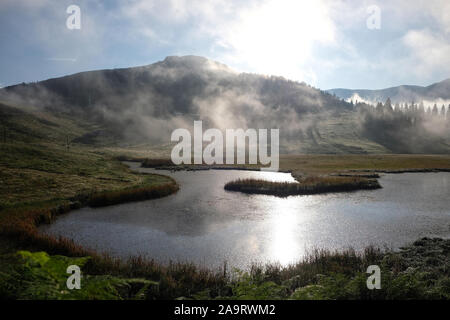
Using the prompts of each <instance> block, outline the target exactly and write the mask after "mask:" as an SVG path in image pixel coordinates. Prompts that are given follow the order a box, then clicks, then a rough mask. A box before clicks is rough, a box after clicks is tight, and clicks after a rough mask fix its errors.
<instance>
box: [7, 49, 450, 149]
mask: <svg viewBox="0 0 450 320" xmlns="http://www.w3.org/2000/svg"><path fill="white" fill-rule="evenodd" d="M441 90H444V91H445V89H442V88H441V87H435V88H434V91H435V92H440V91H441ZM447 93H448V92H447ZM0 101H1V102H3V103H5V104H9V105H14V106H21V107H20V108H22V109H24V108H25V107H28V108H29V107H32V108H34V110H38V111H39V112H41V113H46V114H49V115H51V116H52V117H53V118H52V119H58V117H63V118H64V119H71V120H74V121H76V123H77V124H78V125H79V126H81V127H83V128H82V129H80V130H78V131H77V132H79V134H77V135H74V136H71V137H70V139H71V141H73V142H74V143H83V144H94V145H99V144H103V145H124V146H126V145H128V146H130V145H135V144H142V143H147V144H149V145H155V146H156V145H163V144H168V143H170V136H171V133H172V131H173V130H174V129H177V128H186V129H188V130H191V129H192V126H193V121H194V120H203V130H206V129H207V128H219V129H221V130H225V129H236V128H243V129H246V128H255V129H258V128H267V129H271V128H278V129H280V144H281V146H280V152H282V153H389V152H414V153H427V152H430V151H433V152H437V153H448V152H449V151H450V145H449V144H448V143H447V142H448V141H447V140H448V133H447V131H448V130H447V129H445V128H446V127H445V126H444V129H443V131H442V132H438V133H435V132H434V133H433V135H432V136H431V137H428V136H427V139H426V141H427V142H426V143H421V144H420V145H419V146H418V147H416V146H414V147H413V146H412V145H411V139H410V137H409V138H408V141H407V142H405V143H403V142H402V143H401V145H402V147H401V148H399V149H398V148H396V143H393V142H392V137H391V136H390V135H389V134H386V135H380V134H379V133H380V132H384V130H387V132H392V128H391V127H389V128H385V127H383V123H384V122H380V121H378V122H373V121H371V122H370V123H369V122H367V119H368V117H367V114H369V113H362V112H361V110H363V109H364V110H366V109H365V108H366V106H364V108H359V109H358V108H357V107H355V105H354V104H353V103H348V102H345V101H342V100H341V99H340V98H338V97H336V96H334V95H333V94H330V93H328V92H324V91H321V90H319V89H316V88H313V87H311V86H309V85H307V84H305V83H299V82H295V81H290V80H287V79H285V78H282V77H274V76H263V75H257V74H247V73H238V72H236V71H234V70H233V69H231V68H228V67H227V66H226V65H223V64H221V63H218V62H214V61H211V60H208V59H206V58H202V57H197V56H184V57H167V58H166V59H165V60H164V61H160V62H157V63H154V64H151V65H148V66H142V67H136V68H126V69H114V70H99V71H89V72H83V73H78V74H74V75H70V76H65V77H61V78H55V79H49V80H46V81H41V82H37V83H29V84H19V85H15V86H10V87H7V88H4V89H1V90H0ZM25 109H26V108H25ZM371 119H372V118H371ZM3 125H4V126H8V124H7V123H4V124H3ZM389 126H392V124H389ZM10 130H16V129H14V128H11V129H10ZM22 131H23V130H22ZM415 132H417V134H419V132H420V135H423V134H425V135H427V134H428V133H427V132H428V131H426V130H422V128H420V130H416V129H415V128H414V127H413V128H412V129H411V130H410V131H409V134H413V135H414V134H415ZM374 133H378V134H374ZM380 137H381V138H380ZM412 141H413V144H414V141H416V140H415V139H413V140H412ZM430 143H431V145H433V148H432V149H430V148H428V145H429V144H430Z"/></svg>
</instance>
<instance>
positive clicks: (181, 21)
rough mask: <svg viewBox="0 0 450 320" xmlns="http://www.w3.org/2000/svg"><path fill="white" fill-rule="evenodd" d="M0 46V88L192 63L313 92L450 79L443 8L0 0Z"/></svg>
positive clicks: (449, 35)
mask: <svg viewBox="0 0 450 320" xmlns="http://www.w3.org/2000/svg"><path fill="white" fill-rule="evenodd" d="M70 5H77V6H79V8H80V10H81V28H80V29H74V30H70V29H68V28H67V26H66V22H67V19H68V18H69V16H70V14H68V13H67V12H66V11H67V8H68V7H69V6H70ZM378 13H379V15H378ZM378 17H380V19H378ZM378 27H379V28H378ZM0 41H1V50H0V86H6V85H11V84H15V83H19V82H29V81H37V80H43V79H47V78H51V77H56V76H62V75H66V74H71V73H75V72H80V71H86V70H93V69H105V68H121V67H130V66H138V65H145V64H150V63H153V62H156V61H159V60H163V59H164V58H165V57H166V56H170V55H191V54H193V55H200V56H205V57H208V58H210V59H213V60H217V61H220V62H223V63H225V64H227V65H229V66H231V67H232V68H234V69H236V70H238V71H245V72H255V73H262V74H274V75H281V76H284V77H286V78H290V79H294V80H299V81H305V82H307V83H310V84H312V85H314V86H316V87H319V88H322V89H330V88H336V87H345V88H369V89H378V88H384V87H389V86H395V85H400V84H416V85H428V84H431V83H433V82H437V81H441V80H443V79H446V78H450V1H448V0H427V1H421V0H389V1H388V0H386V1H380V0H379V1H375V0H371V1H364V0H363V1H361V0H355V1H350V0H349V1H339V0H314V1H310V0H305V1H303V0H247V1H244V0H108V1H100V0H69V1H66V0H1V2H0Z"/></svg>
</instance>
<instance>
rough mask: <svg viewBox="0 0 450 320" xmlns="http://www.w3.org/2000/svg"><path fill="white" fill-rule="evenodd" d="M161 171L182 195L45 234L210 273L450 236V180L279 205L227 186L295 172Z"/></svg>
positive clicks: (392, 181) (406, 179) (444, 176)
mask: <svg viewBox="0 0 450 320" xmlns="http://www.w3.org/2000/svg"><path fill="white" fill-rule="evenodd" d="M132 165H134V166H136V164H132ZM142 170H143V171H147V172H153V171H155V170H152V169H142ZM156 172H157V173H163V174H169V175H171V176H173V177H174V178H175V179H176V180H177V181H178V182H179V184H180V186H181V189H180V191H179V192H178V193H177V194H175V195H171V196H169V197H166V198H162V199H157V200H150V201H143V202H137V203H129V204H123V205H118V206H114V207H105V208H98V209H92V208H83V209H81V210H77V211H74V212H72V213H70V214H68V215H64V216H61V217H60V218H58V219H57V221H56V222H55V223H54V224H52V225H50V226H45V227H43V228H42V230H44V231H46V232H50V233H52V234H57V235H63V236H66V237H69V238H73V239H74V240H75V241H76V242H79V243H81V244H82V245H85V246H88V247H91V248H95V249H97V250H99V251H107V252H109V253H111V254H114V255H117V256H122V257H126V256H129V255H136V254H143V255H146V256H147V257H149V258H155V259H157V260H159V261H165V262H167V261H169V260H177V261H194V262H196V263H199V264H202V265H206V266H211V265H214V266H220V265H222V263H223V261H225V260H226V261H227V262H228V264H230V265H232V266H238V267H245V266H248V264H249V263H250V262H267V261H271V262H280V263H281V264H284V265H285V264H288V263H290V262H295V261H296V260H298V259H299V258H301V256H302V255H304V254H305V251H308V250H311V249H313V248H328V249H343V248H348V247H354V248H355V249H361V248H363V247H365V246H367V245H369V244H376V245H380V246H383V245H387V246H390V247H398V246H401V245H403V244H405V243H407V242H410V241H414V240H416V239H417V238H419V237H421V236H426V235H428V236H434V235H435V236H442V237H446V236H448V235H449V234H450V209H449V208H450V201H449V199H448V194H449V189H448V188H449V180H450V173H438V174H435V173H427V174H421V173H415V174H401V175H386V176H384V177H382V178H381V180H380V182H381V184H382V185H383V187H384V188H383V189H380V190H373V191H358V192H353V193H341V194H326V195H314V196H295V197H288V198H277V197H273V196H264V195H246V194H241V193H236V192H227V191H225V190H224V189H223V185H224V184H225V183H226V182H228V181H231V180H234V179H237V178H249V177H252V178H262V179H267V180H272V181H294V180H293V178H292V176H291V175H290V174H284V173H273V172H259V171H235V170H232V171H230V170H224V171H221V170H219V171H197V172H185V171H182V172H173V173H169V172H166V171H156Z"/></svg>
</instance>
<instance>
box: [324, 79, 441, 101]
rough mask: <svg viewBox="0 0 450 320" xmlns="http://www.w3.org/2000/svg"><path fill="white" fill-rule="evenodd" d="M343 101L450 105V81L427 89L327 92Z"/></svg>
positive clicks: (406, 87) (416, 87)
mask: <svg viewBox="0 0 450 320" xmlns="http://www.w3.org/2000/svg"><path fill="white" fill-rule="evenodd" d="M327 92H329V93H331V94H335V95H336V96H337V97H339V98H341V99H345V100H347V101H350V100H353V101H354V102H355V101H356V100H358V101H365V102H370V103H373V104H374V103H377V102H383V103H384V102H385V101H386V100H387V98H391V100H392V102H393V103H408V104H411V103H412V102H415V103H420V102H421V101H423V102H424V103H425V104H426V105H431V104H434V103H438V104H442V103H446V104H448V103H450V79H447V80H444V81H441V82H438V83H435V84H432V85H430V86H427V87H421V86H408V85H403V86H398V87H392V88H387V89H381V90H364V89H357V90H353V89H331V90H327Z"/></svg>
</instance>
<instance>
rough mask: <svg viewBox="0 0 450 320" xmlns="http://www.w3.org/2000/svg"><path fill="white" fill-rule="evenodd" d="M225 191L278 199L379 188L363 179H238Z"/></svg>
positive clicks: (370, 180) (351, 177) (352, 177)
mask: <svg viewBox="0 0 450 320" xmlns="http://www.w3.org/2000/svg"><path fill="white" fill-rule="evenodd" d="M224 188H225V190H228V191H239V192H243V193H248V194H267V195H274V196H278V197H287V196H292V195H310V194H319V193H328V192H348V191H355V190H370V189H379V188H381V186H380V184H379V183H378V181H377V180H376V179H367V178H363V177H355V176H350V177H338V176H323V177H322V176H317V177H305V178H301V179H300V180H299V182H273V181H267V180H262V179H238V180H235V181H231V182H228V183H226V184H225V186H224Z"/></svg>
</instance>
